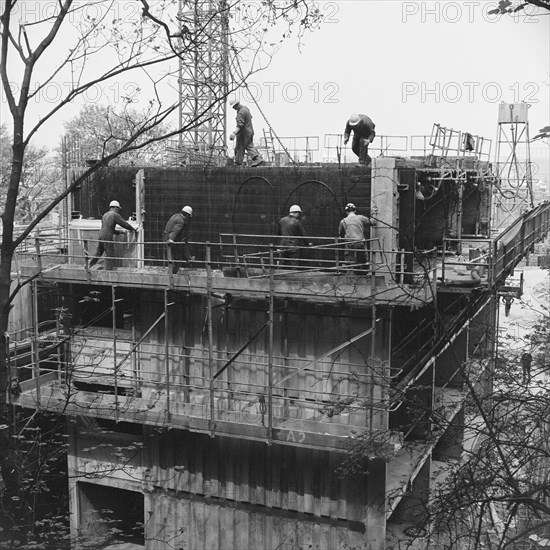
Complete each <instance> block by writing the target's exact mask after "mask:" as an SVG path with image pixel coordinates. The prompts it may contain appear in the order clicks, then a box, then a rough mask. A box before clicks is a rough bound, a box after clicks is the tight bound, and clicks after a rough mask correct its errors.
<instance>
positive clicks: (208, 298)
mask: <svg viewBox="0 0 550 550" xmlns="http://www.w3.org/2000/svg"><path fill="white" fill-rule="evenodd" d="M210 254H211V250H210V243H209V242H208V241H207V242H206V309H207V318H208V372H209V376H210V435H211V437H214V432H215V416H214V374H215V373H214V350H213V347H214V337H213V330H212V266H211V263H210V262H211V258H210Z"/></svg>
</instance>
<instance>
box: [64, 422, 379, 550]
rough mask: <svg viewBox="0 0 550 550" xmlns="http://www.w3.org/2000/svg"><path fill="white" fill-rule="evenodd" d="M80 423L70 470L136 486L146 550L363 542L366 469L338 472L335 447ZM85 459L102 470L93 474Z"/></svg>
mask: <svg viewBox="0 0 550 550" xmlns="http://www.w3.org/2000/svg"><path fill="white" fill-rule="evenodd" d="M79 431H80V433H79V436H78V442H77V444H76V445H74V446H73V452H75V453H76V455H77V456H75V457H73V458H74V460H73V464H74V465H75V470H76V471H74V472H70V474H71V475H74V474H80V475H82V473H83V472H87V478H86V483H91V484H97V485H101V486H106V487H115V488H119V489H125V490H131V491H137V492H138V493H142V494H143V499H144V503H145V506H144V509H145V518H144V523H145V541H146V542H145V548H147V549H148V550H165V549H166V550H168V549H172V548H185V549H186V550H188V549H189V550H199V549H207V548H208V549H213V550H214V549H215V550H225V549H227V550H249V549H265V550H268V549H273V550H275V549H281V548H285V549H288V550H290V549H293V550H294V549H297V548H308V547H309V545H312V546H313V547H314V548H318V549H319V550H336V549H340V548H342V549H343V548H349V547H359V546H360V545H362V544H363V543H364V542H365V540H366V536H367V533H366V527H365V525H366V515H367V513H368V512H367V506H368V504H369V498H372V497H369V487H368V477H367V476H358V477H353V478H352V477H347V478H340V477H338V476H337V475H336V473H335V470H336V469H337V468H338V466H339V464H340V461H341V459H342V455H340V454H337V453H331V452H326V451H316V450H309V449H300V448H295V447H278V446H267V445H265V444H263V443H261V442H253V441H246V440H236V439H228V438H214V439H213V438H210V437H208V436H207V435H199V434H192V433H188V432H182V431H179V430H170V431H166V430H164V431H162V432H160V433H159V432H158V431H157V430H150V429H146V430H145V432H144V435H143V436H137V435H134V436H130V435H128V434H123V435H121V434H120V433H116V434H110V435H107V436H105V433H101V432H100V431H98V430H96V431H95V432H89V431H87V430H86V428H85V427H84V426H82V425H81V426H80V429H79ZM138 441H139V442H140V443H139V444H136V442H138ZM140 447H141V449H142V450H141V451H140V450H139V448H140ZM92 463H95V464H94V467H95V468H96V470H97V469H98V468H100V469H101V470H102V471H103V472H107V474H106V475H97V476H94V475H93V470H90V468H91V464H92ZM122 463H127V464H128V468H127V469H125V468H121V467H119V466H120V465H121V464H122ZM97 471H99V470H97ZM137 478H140V479H144V480H145V481H144V482H143V483H142V484H141V485H140V484H136V483H135V481H134V480H135V479H137ZM106 504H108V503H106ZM370 504H373V505H374V504H375V503H374V502H371V503H370Z"/></svg>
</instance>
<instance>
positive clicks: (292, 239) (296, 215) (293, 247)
mask: <svg viewBox="0 0 550 550" xmlns="http://www.w3.org/2000/svg"><path fill="white" fill-rule="evenodd" d="M302 215H303V212H302V209H301V208H300V207H299V206H298V205H297V204H293V205H292V206H291V207H290V209H289V211H288V216H285V217H284V218H281V219H280V220H279V226H278V229H277V235H280V236H281V245H282V247H283V250H282V252H281V264H282V265H297V264H298V260H299V259H300V257H301V248H302V247H307V246H309V243H308V241H307V239H306V238H305V236H306V232H305V229H304V226H303V225H302V222H301V221H300V218H301V217H302Z"/></svg>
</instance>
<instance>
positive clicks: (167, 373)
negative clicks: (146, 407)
mask: <svg viewBox="0 0 550 550" xmlns="http://www.w3.org/2000/svg"><path fill="white" fill-rule="evenodd" d="M169 330H170V324H169V322H168V290H166V289H165V290H164V364H165V374H164V375H165V377H166V419H167V421H168V422H170V421H171V417H170V346H169V342H168V331H169Z"/></svg>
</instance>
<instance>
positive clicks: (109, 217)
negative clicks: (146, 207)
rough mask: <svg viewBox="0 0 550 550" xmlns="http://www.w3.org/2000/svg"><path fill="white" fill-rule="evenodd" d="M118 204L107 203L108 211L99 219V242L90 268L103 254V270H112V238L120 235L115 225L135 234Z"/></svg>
mask: <svg viewBox="0 0 550 550" xmlns="http://www.w3.org/2000/svg"><path fill="white" fill-rule="evenodd" d="M119 212H120V203H119V202H118V201H111V202H110V203H109V210H108V211H107V212H105V214H103V216H102V218H101V229H100V231H99V237H98V239H99V242H98V243H97V250H96V253H95V256H94V257H93V258H92V261H91V262H90V267H93V266H94V265H95V264H96V263H97V262H98V260H99V258H101V256H102V255H103V253H105V269H109V270H111V269H113V267H114V264H113V258H114V257H115V244H114V242H113V237H114V236H115V235H120V234H121V233H122V231H118V230H117V229H116V226H117V225H120V227H123V228H124V229H127V230H128V231H130V232H131V233H137V229H134V228H133V227H132V226H131V225H130V224H129V223H128V222H127V221H126V220H125V219H124V218H123V217H122V216H121V215H120V214H119Z"/></svg>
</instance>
